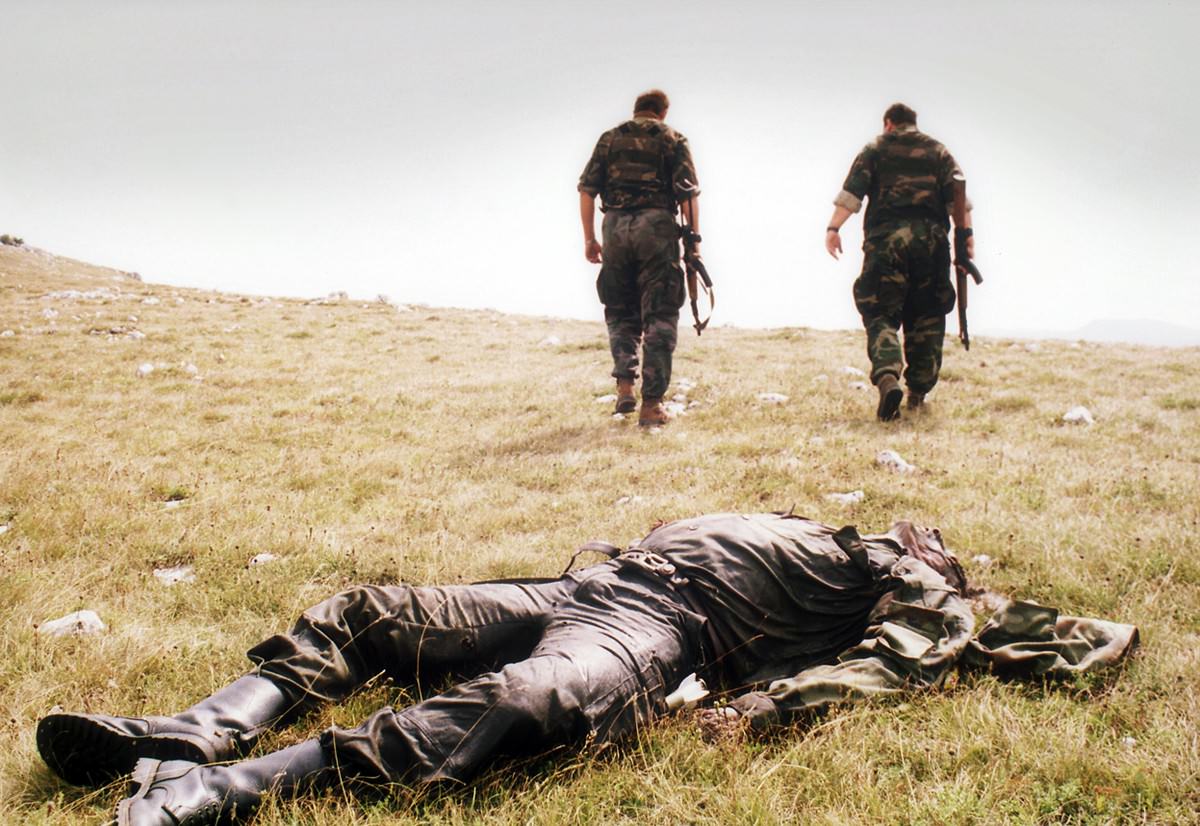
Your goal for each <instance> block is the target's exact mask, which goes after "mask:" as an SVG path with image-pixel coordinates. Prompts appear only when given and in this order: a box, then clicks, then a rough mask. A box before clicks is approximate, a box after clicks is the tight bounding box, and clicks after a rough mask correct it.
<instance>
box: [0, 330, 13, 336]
mask: <svg viewBox="0 0 1200 826" xmlns="http://www.w3.org/2000/svg"><path fill="white" fill-rule="evenodd" d="M15 335H16V333H14V332H13V331H12V330H5V331H4V332H3V333H0V338H12V337H13V336H15Z"/></svg>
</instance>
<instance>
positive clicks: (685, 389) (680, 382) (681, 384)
mask: <svg viewBox="0 0 1200 826" xmlns="http://www.w3.org/2000/svg"><path fill="white" fill-rule="evenodd" d="M675 389H676V390H678V391H679V392H680V393H690V392H691V391H693V390H695V389H696V382H694V381H692V380H691V379H676V380H675Z"/></svg>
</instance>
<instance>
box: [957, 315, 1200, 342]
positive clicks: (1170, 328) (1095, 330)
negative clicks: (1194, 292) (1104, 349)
mask: <svg viewBox="0 0 1200 826" xmlns="http://www.w3.org/2000/svg"><path fill="white" fill-rule="evenodd" d="M980 334H981V335H985V333H983V332H982V331H981V333H980ZM986 335H989V336H1001V337H1008V338H1055V339H1063V340H1066V341H1076V340H1083V341H1100V342H1108V343H1120V344H1146V345H1150V346H1153V347H1200V329H1194V328H1191V327H1184V326H1183V325H1181V324H1172V323H1170V322H1167V321H1154V320H1152V319H1148V318H1103V319H1097V320H1096V321H1089V322H1088V323H1087V324H1084V325H1083V326H1082V327H1078V328H1076V329H1075V330H1071V331H1063V330H1012V329H1009V330H997V331H993V330H989V331H988V332H987V333H986Z"/></svg>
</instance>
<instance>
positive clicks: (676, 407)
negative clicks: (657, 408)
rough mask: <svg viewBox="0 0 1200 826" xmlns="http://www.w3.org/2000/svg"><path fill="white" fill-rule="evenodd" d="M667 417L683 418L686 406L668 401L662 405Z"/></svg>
mask: <svg viewBox="0 0 1200 826" xmlns="http://www.w3.org/2000/svg"><path fill="white" fill-rule="evenodd" d="M663 409H664V410H666V411H667V415H668V416H683V415H685V414H686V413H687V405H685V404H684V403H683V402H676V401H670V402H665V403H664V404H663Z"/></svg>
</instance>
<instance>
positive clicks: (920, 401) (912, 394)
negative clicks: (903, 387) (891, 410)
mask: <svg viewBox="0 0 1200 826" xmlns="http://www.w3.org/2000/svg"><path fill="white" fill-rule="evenodd" d="M904 405H905V407H907V408H908V409H909V410H920V409H921V408H922V407H924V406H925V394H924V393H918V392H916V391H915V390H909V391H908V397H907V398H906V399H905V400H904Z"/></svg>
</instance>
